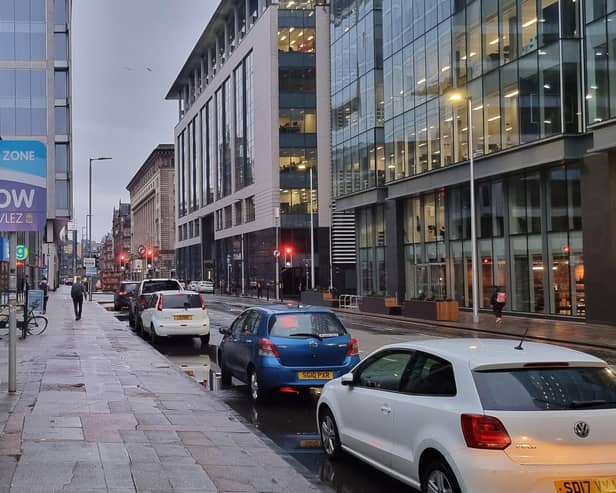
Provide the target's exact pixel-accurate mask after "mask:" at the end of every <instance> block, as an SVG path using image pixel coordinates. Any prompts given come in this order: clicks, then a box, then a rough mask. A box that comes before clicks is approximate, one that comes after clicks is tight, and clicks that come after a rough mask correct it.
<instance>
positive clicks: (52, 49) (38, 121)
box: [0, 0, 72, 287]
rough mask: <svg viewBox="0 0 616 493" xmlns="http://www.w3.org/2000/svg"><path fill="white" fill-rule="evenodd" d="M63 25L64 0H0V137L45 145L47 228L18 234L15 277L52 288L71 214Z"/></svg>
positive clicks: (67, 16) (66, 32)
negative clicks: (21, 254) (25, 254)
mask: <svg viewBox="0 0 616 493" xmlns="http://www.w3.org/2000/svg"><path fill="white" fill-rule="evenodd" d="M70 32H71V0H53V1H50V0H3V1H2V2H0V137H1V138H2V139H4V140H24V139H25V140H38V141H41V142H43V143H44V144H46V146H47V195H48V200H47V217H48V221H47V227H46V229H45V232H44V233H42V234H27V235H26V234H19V235H18V242H19V243H20V244H24V245H27V246H28V247H29V249H30V252H31V253H30V255H29V258H28V259H27V260H26V261H24V265H23V266H20V269H23V272H21V273H20V276H24V275H26V274H27V275H28V276H30V280H31V284H32V280H34V281H37V280H38V279H39V278H40V276H42V275H46V276H47V277H48V279H49V284H50V286H54V287H55V286H57V283H58V274H59V268H60V267H59V262H58V260H59V253H58V248H59V243H60V232H61V231H62V229H63V228H64V227H65V226H66V224H67V222H68V220H69V219H70V217H71V214H72V183H71V175H72V166H71V116H70V115H71V89H70ZM37 284H38V282H37Z"/></svg>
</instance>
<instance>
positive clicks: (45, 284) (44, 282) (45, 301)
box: [39, 277, 49, 314]
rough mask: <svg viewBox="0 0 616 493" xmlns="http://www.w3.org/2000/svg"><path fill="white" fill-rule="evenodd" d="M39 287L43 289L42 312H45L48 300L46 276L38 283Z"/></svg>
mask: <svg viewBox="0 0 616 493" xmlns="http://www.w3.org/2000/svg"><path fill="white" fill-rule="evenodd" d="M39 289H40V290H41V291H43V314H45V313H47V300H49V284H47V278H46V277H43V278H42V279H41V282H40V283H39Z"/></svg>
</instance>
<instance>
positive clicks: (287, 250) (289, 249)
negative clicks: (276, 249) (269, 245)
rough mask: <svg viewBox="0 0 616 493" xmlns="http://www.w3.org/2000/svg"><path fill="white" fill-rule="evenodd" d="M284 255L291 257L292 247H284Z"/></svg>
mask: <svg viewBox="0 0 616 493" xmlns="http://www.w3.org/2000/svg"><path fill="white" fill-rule="evenodd" d="M284 253H285V254H286V255H293V247H290V246H286V247H284Z"/></svg>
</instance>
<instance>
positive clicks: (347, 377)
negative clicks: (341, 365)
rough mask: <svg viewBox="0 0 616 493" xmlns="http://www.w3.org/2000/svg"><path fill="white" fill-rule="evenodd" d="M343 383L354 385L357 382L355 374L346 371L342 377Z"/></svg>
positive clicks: (341, 381)
mask: <svg viewBox="0 0 616 493" xmlns="http://www.w3.org/2000/svg"><path fill="white" fill-rule="evenodd" d="M340 383H341V384H342V385H349V386H352V385H353V384H354V383H355V375H353V373H345V374H344V375H342V378H341V379H340Z"/></svg>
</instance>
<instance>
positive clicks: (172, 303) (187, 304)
mask: <svg viewBox="0 0 616 493" xmlns="http://www.w3.org/2000/svg"><path fill="white" fill-rule="evenodd" d="M162 296H163V308H164V309H167V308H182V309H184V308H201V298H200V297H199V295H198V294H164V293H163V295H162Z"/></svg>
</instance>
